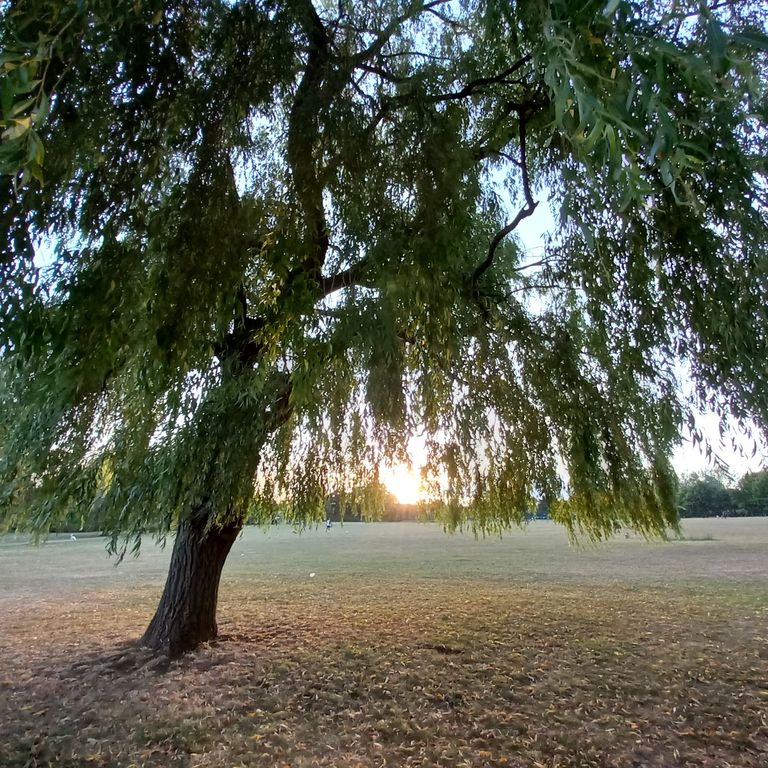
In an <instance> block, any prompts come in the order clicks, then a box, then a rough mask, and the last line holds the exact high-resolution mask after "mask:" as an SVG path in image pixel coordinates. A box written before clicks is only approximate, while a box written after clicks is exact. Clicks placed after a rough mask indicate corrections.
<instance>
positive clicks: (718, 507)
mask: <svg viewBox="0 0 768 768" xmlns="http://www.w3.org/2000/svg"><path fill="white" fill-rule="evenodd" d="M677 504H678V511H679V514H680V517H723V516H726V515H727V516H734V517H755V516H759V515H768V470H765V469H763V470H760V471H759V472H748V473H747V474H746V475H744V476H743V477H742V478H741V479H740V480H739V482H738V483H737V484H736V486H735V487H729V486H727V485H726V484H725V482H724V479H723V477H722V476H721V475H720V474H718V473H716V472H696V473H693V474H690V475H686V476H685V477H683V478H682V480H681V482H680V488H679V491H678V498H677Z"/></svg>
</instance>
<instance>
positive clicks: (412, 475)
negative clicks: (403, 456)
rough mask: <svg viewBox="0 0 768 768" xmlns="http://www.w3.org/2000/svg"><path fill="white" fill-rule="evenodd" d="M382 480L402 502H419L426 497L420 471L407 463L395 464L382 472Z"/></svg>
mask: <svg viewBox="0 0 768 768" xmlns="http://www.w3.org/2000/svg"><path fill="white" fill-rule="evenodd" d="M381 481H382V482H383V483H384V485H385V486H386V488H387V490H388V491H389V492H390V493H391V494H392V495H393V496H394V497H395V498H396V499H397V500H398V501H399V502H400V503H401V504H418V503H419V502H420V501H422V500H423V499H424V491H423V489H422V487H421V478H420V477H419V471H418V469H417V468H415V467H409V466H408V465H407V464H395V465H394V466H391V467H387V468H386V469H384V470H383V471H382V473H381Z"/></svg>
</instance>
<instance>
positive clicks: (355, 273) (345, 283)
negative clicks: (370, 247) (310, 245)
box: [318, 258, 368, 299]
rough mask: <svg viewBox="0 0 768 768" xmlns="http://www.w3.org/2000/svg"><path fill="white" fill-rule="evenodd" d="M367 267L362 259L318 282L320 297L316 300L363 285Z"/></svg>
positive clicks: (365, 260) (365, 261)
mask: <svg viewBox="0 0 768 768" xmlns="http://www.w3.org/2000/svg"><path fill="white" fill-rule="evenodd" d="M367 267H368V261H367V259H365V258H363V259H362V260H361V261H358V262H357V263H355V264H353V265H352V266H351V267H347V268H346V269H342V270H341V272H337V273H336V274H335V275H331V276H330V277H324V278H323V279H322V280H321V281H320V291H319V293H320V295H319V297H318V299H324V298H325V297H326V296H330V294H332V293H335V292H336V291H340V290H341V289H342V288H351V287H352V286H353V285H363V284H364V283H363V277H364V275H365V270H366V268H367Z"/></svg>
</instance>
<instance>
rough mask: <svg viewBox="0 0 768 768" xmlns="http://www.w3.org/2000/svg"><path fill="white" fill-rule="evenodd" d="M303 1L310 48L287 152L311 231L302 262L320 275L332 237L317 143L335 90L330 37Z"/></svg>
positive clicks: (298, 91)
mask: <svg viewBox="0 0 768 768" xmlns="http://www.w3.org/2000/svg"><path fill="white" fill-rule="evenodd" d="M302 5H303V6H304V11H305V15H304V18H303V19H302V22H303V26H304V29H305V32H306V35H307V37H308V38H309V43H310V50H309V56H308V58H307V65H306V67H305V69H304V74H303V76H302V78H301V82H300V83H299V87H298V88H297V90H296V98H295V99H294V102H293V106H292V107H291V112H290V116H289V122H288V145H287V156H288V164H289V166H290V168H291V174H292V175H293V182H294V187H295V189H296V196H297V197H298V199H299V203H300V205H301V208H302V210H303V213H304V216H305V217H306V220H307V229H308V231H309V235H310V251H311V252H310V253H309V254H308V255H307V257H306V260H305V263H304V264H303V265H302V271H304V270H306V271H309V272H312V273H314V274H316V275H319V273H320V269H321V268H322V265H323V262H324V261H325V255H326V253H327V251H328V242H329V237H328V229H327V226H326V222H325V214H324V211H323V188H322V184H321V183H320V180H319V177H318V172H317V168H316V163H315V158H314V147H315V144H316V142H317V139H318V136H319V131H320V126H319V113H320V111H321V109H322V108H323V107H324V106H327V103H328V102H329V101H330V100H331V99H332V98H333V93H331V92H330V91H329V89H327V88H326V87H325V86H326V85H327V83H326V76H327V69H328V63H329V60H330V41H329V38H328V33H327V31H326V29H325V26H324V25H323V22H322V19H321V18H320V17H319V16H318V15H317V11H316V10H315V8H314V6H313V5H312V3H311V2H310V1H309V0H305V2H303V3H302Z"/></svg>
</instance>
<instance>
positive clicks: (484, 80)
mask: <svg viewBox="0 0 768 768" xmlns="http://www.w3.org/2000/svg"><path fill="white" fill-rule="evenodd" d="M530 60H531V54H530V53H529V54H527V55H526V56H523V57H522V58H521V59H518V60H517V61H516V62H515V63H514V64H513V65H512V66H511V67H508V68H507V69H505V70H504V71H503V72H499V73H498V74H497V75H490V76H488V77H478V78H477V79H476V80H471V81H470V82H468V83H467V84H466V85H465V86H464V87H463V88H462V89H461V90H459V91H453V92H452V93H443V94H438V95H435V96H432V97H431V98H430V101H435V102H441V101H455V100H458V99H466V98H467V97H468V96H472V95H474V94H475V93H477V92H478V90H479V89H480V88H483V87H484V86H486V85H500V84H509V83H510V81H509V76H510V75H513V74H514V73H515V72H517V70H518V69H520V68H522V67H524V66H525V65H526V64H527V63H528V62H529V61H530ZM515 83H516V84H517V83H519V81H515Z"/></svg>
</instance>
